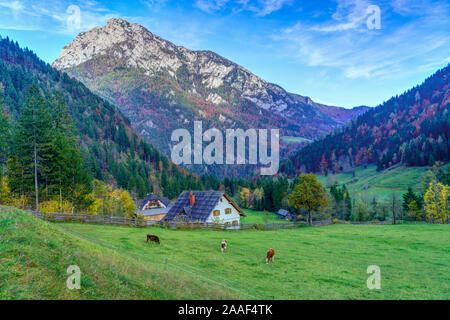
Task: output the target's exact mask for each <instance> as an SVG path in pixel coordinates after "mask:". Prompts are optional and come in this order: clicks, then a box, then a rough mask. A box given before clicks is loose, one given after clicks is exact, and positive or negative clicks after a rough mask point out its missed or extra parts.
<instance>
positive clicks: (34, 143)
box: [10, 84, 53, 209]
mask: <svg viewBox="0 0 450 320" xmlns="http://www.w3.org/2000/svg"><path fill="white" fill-rule="evenodd" d="M52 127H53V126H52V121H51V116H50V113H49V110H48V104H47V102H46V100H45V99H44V97H43V96H42V95H41V93H40V91H39V88H38V86H37V85H36V84H33V85H31V86H30V88H29V91H28V94H27V98H26V102H25V106H24V107H23V108H22V110H21V114H20V116H19V118H18V120H17V124H16V128H15V130H14V138H13V140H14V151H13V153H12V156H13V160H12V162H11V164H12V165H13V168H12V169H13V170H12V177H11V179H10V185H11V189H13V190H18V189H19V190H20V189H21V190H20V191H21V192H22V195H23V196H30V195H31V192H33V189H34V197H35V207H36V209H37V208H39V187H40V184H41V183H42V181H43V180H44V178H45V176H46V174H47V173H48V170H49V168H48V167H47V166H46V160H47V159H48V158H49V157H50V150H51V144H52ZM33 184H34V186H33Z"/></svg>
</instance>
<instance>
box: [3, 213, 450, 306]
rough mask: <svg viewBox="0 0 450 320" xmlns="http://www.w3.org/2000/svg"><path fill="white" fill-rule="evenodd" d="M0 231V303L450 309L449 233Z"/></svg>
mask: <svg viewBox="0 0 450 320" xmlns="http://www.w3.org/2000/svg"><path fill="white" fill-rule="evenodd" d="M0 229H1V231H2V232H1V238H0V240H1V241H0V242H1V249H0V251H1V256H0V260H1V264H0V298H2V299H9V298H11V299H73V298H85V299H183V298H187V299H221V298H225V299H230V298H231V299H234V298H241V299H450V291H449V290H450V280H449V279H450V277H449V275H448V272H449V270H450V244H449V242H448V239H449V236H450V226H449V225H427V224H419V225H383V226H379V225H377V226H363V225H361V226H359V225H332V226H327V227H301V228H298V229H292V230H279V231H250V230H249V231H223V232H219V231H211V230H189V231H188V230H185V231H181V230H180V231H178V230H177V231H175V230H166V229H164V228H160V227H153V228H145V229H136V228H131V227H120V226H119V227H116V226H105V225H87V224H74V223H58V224H49V223H46V222H43V221H39V220H37V219H35V218H33V217H30V216H28V215H27V214H26V213H24V212H23V211H19V210H3V212H2V213H0ZM148 233H151V234H155V235H158V237H160V239H161V245H156V244H147V243H146V241H145V239H146V234H148ZM222 239H226V240H227V241H228V245H229V246H228V249H227V251H226V252H225V253H224V254H221V252H220V242H221V241H222ZM270 247H272V248H274V249H275V262H274V263H273V264H270V265H266V264H265V261H264V260H265V255H266V252H267V250H268V249H269V248H270ZM69 265H78V266H79V267H80V269H81V272H82V282H81V290H79V291H69V290H67V289H66V288H65V280H66V278H67V275H66V268H67V267H68V266H69ZM370 265H378V266H379V267H380V268H381V289H380V290H369V289H368V288H367V285H366V280H367V278H368V277H369V274H367V273H366V271H367V267H368V266H370Z"/></svg>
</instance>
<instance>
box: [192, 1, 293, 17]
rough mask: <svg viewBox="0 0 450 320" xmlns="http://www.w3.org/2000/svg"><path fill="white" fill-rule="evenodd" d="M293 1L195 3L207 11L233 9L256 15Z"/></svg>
mask: <svg viewBox="0 0 450 320" xmlns="http://www.w3.org/2000/svg"><path fill="white" fill-rule="evenodd" d="M293 2H294V0H234V1H233V0H197V1H196V3H195V5H196V7H197V8H199V9H200V10H202V11H205V12H207V13H213V12H216V11H220V10H224V9H231V10H233V11H251V12H254V13H255V14H256V15H257V16H267V15H270V14H271V13H273V12H275V11H278V10H280V9H281V8H283V7H284V6H285V5H291V4H292V3H293Z"/></svg>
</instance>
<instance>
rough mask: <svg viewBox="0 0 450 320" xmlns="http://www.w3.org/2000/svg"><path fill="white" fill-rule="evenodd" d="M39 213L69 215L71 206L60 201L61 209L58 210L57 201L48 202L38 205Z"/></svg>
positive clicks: (58, 204)
mask: <svg viewBox="0 0 450 320" xmlns="http://www.w3.org/2000/svg"><path fill="white" fill-rule="evenodd" d="M39 211H40V212H43V213H56V212H61V213H71V212H72V205H71V204H70V203H69V202H67V201H66V200H64V201H62V208H60V203H59V201H56V200H49V201H44V202H41V203H39Z"/></svg>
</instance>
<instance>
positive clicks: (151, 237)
mask: <svg viewBox="0 0 450 320" xmlns="http://www.w3.org/2000/svg"><path fill="white" fill-rule="evenodd" d="M148 242H156V243H157V244H161V242H160V241H159V238H158V237H157V236H154V235H152V234H148V235H147V243H148Z"/></svg>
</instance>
